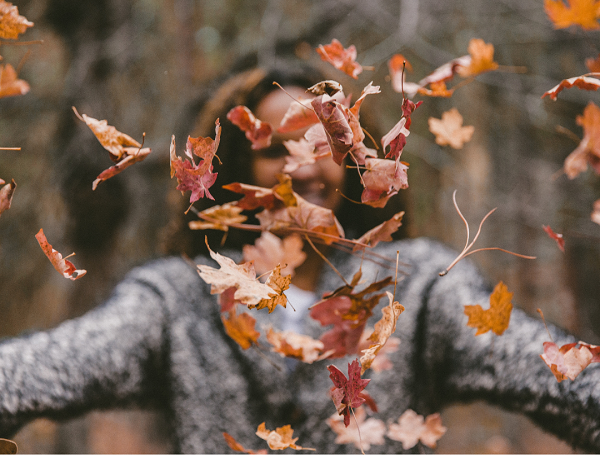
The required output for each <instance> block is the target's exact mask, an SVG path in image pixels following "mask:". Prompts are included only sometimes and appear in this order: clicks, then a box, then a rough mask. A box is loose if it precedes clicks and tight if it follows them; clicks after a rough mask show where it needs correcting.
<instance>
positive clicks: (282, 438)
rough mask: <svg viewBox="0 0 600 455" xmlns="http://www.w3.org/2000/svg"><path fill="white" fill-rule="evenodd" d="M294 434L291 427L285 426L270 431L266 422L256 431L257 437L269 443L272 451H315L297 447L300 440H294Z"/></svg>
mask: <svg viewBox="0 0 600 455" xmlns="http://www.w3.org/2000/svg"><path fill="white" fill-rule="evenodd" d="M293 434H294V430H292V426H291V425H285V426H283V427H279V428H277V429H276V430H275V431H269V430H267V428H266V426H265V422H263V423H261V424H260V425H259V426H258V428H257V429H256V435H257V436H258V437H259V438H261V439H264V440H265V441H267V444H269V448H270V449H271V450H284V449H287V448H288V447H289V448H290V449H294V450H315V449H310V448H308V447H302V446H299V445H296V444H295V442H296V441H297V440H298V438H294V439H292V435H293Z"/></svg>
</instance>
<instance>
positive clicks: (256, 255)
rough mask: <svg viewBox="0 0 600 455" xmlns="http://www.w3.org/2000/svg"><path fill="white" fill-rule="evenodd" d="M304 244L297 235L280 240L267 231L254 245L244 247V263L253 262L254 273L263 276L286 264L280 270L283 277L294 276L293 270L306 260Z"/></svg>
mask: <svg viewBox="0 0 600 455" xmlns="http://www.w3.org/2000/svg"><path fill="white" fill-rule="evenodd" d="M303 245H304V242H303V241H302V238H301V237H300V236H299V235H298V234H291V235H288V236H287V237H285V238H284V239H283V240H281V239H280V238H279V237H277V236H276V235H275V234H271V233H270V232H269V231H263V232H262V234H261V235H260V237H259V238H258V239H256V241H255V242H254V245H244V247H243V254H244V261H246V262H247V261H254V269H255V270H256V273H258V274H263V273H265V272H267V271H269V270H273V268H274V267H275V266H276V265H278V264H287V266H286V267H284V268H283V269H282V270H281V273H282V274H283V275H291V276H294V269H295V268H296V267H298V266H299V265H301V264H302V263H303V262H304V260H305V259H306V253H304V252H303V251H302V247H303Z"/></svg>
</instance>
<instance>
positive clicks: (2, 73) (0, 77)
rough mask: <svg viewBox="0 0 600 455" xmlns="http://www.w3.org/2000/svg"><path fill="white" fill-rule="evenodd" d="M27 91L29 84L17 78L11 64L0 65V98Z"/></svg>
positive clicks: (23, 93)
mask: <svg viewBox="0 0 600 455" xmlns="http://www.w3.org/2000/svg"><path fill="white" fill-rule="evenodd" d="M0 1H1V0H0ZM27 92H29V84H28V83H27V82H25V81H24V80H22V79H18V77H17V72H16V71H15V69H14V68H13V67H12V65H10V64H8V63H7V64H6V65H0V98H6V97H9V96H18V95H25V94H26V93H27Z"/></svg>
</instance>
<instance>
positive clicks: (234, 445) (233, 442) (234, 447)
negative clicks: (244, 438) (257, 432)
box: [223, 432, 268, 454]
mask: <svg viewBox="0 0 600 455" xmlns="http://www.w3.org/2000/svg"><path fill="white" fill-rule="evenodd" d="M223 438H225V442H226V443H227V445H228V446H229V447H230V448H231V449H232V450H235V451H236V452H244V453H250V454H266V453H268V452H267V450H266V449H260V450H256V451H255V450H250V449H246V448H244V446H243V445H241V444H240V443H239V442H237V441H236V440H235V438H234V437H233V436H231V435H230V434H229V433H225V432H223Z"/></svg>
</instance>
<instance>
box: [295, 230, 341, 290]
mask: <svg viewBox="0 0 600 455" xmlns="http://www.w3.org/2000/svg"><path fill="white" fill-rule="evenodd" d="M304 238H305V239H306V241H307V242H308V243H309V245H310V246H311V247H312V249H313V250H315V253H317V254H318V255H319V256H320V257H321V259H323V260H324V261H325V263H326V264H327V265H328V266H329V267H331V268H332V269H333V271H334V272H335V273H336V274H337V276H339V277H340V278H341V279H342V281H343V282H344V284H345V285H346V286H350V283H348V282H347V281H346V278H344V275H342V274H341V273H340V271H339V270H338V269H336V268H335V266H334V265H333V264H332V263H331V262H330V261H329V259H327V258H326V257H325V255H324V254H323V253H321V252H320V251H319V250H318V249H317V247H316V246H315V244H314V243H312V240H310V237H309V236H308V235H306V234H304Z"/></svg>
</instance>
